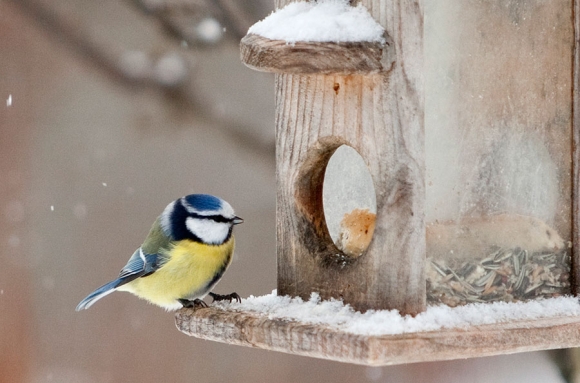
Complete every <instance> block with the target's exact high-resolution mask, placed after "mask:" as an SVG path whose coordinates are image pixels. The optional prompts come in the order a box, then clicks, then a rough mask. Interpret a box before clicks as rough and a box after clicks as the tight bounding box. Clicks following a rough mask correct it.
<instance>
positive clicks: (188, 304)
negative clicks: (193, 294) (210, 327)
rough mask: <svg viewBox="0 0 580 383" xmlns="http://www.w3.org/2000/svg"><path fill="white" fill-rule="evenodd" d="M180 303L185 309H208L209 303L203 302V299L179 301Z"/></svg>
mask: <svg viewBox="0 0 580 383" xmlns="http://www.w3.org/2000/svg"><path fill="white" fill-rule="evenodd" d="M178 301H179V303H181V304H182V305H183V307H184V308H194V309H196V308H205V307H207V303H205V302H204V301H202V300H201V299H194V300H193V301H190V300H189V299H178Z"/></svg>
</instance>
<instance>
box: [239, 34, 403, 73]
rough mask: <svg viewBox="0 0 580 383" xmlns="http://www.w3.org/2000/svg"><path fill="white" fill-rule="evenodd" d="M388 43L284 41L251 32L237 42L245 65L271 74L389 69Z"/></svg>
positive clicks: (357, 71) (391, 62) (372, 71)
mask: <svg viewBox="0 0 580 383" xmlns="http://www.w3.org/2000/svg"><path fill="white" fill-rule="evenodd" d="M389 49H390V47H389V45H388V43H387V44H382V43H371V42H354V43H352V42H351V43H349V42H345V43H331V42H324V43H320V42H308V43H306V42H296V43H294V44H288V43H286V42H285V41H281V40H270V39H267V38H265V37H262V36H257V35H253V34H249V35H246V36H245V37H244V38H243V39H242V41H241V42H240V54H241V59H242V62H243V63H244V64H246V65H247V66H248V67H250V68H252V69H255V70H259V71H263V72H274V73H315V74H365V73H378V72H386V71H389V70H390V69H391V67H392V64H393V61H392V57H391V56H390V55H389Z"/></svg>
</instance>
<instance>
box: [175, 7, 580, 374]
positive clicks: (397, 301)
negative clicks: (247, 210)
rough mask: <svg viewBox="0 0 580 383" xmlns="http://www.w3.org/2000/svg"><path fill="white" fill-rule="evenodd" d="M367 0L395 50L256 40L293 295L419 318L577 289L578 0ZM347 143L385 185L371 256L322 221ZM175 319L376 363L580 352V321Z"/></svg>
mask: <svg viewBox="0 0 580 383" xmlns="http://www.w3.org/2000/svg"><path fill="white" fill-rule="evenodd" d="M287 3H290V1H285V0H278V1H277V6H278V8H282V7H283V6H285V5H286V4H287ZM353 3H355V4H351V6H356V5H358V3H360V4H362V5H363V6H364V7H366V9H367V10H368V11H369V13H370V15H371V16H372V17H373V18H374V19H375V20H376V22H378V23H379V24H380V25H381V26H382V27H383V28H384V30H385V34H384V37H385V38H384V40H383V41H381V42H366V41H360V42H343V43H340V42H339V43H335V42H304V41H298V42H295V43H293V44H288V43H286V42H285V41H279V40H273V39H268V38H266V37H263V36H259V35H256V34H251V33H250V34H248V35H247V36H246V37H244V38H243V39H242V42H241V56H242V60H243V62H244V63H245V64H246V65H248V66H249V67H251V68H253V69H256V70H261V71H266V72H273V73H275V74H276V161H277V187H278V192H277V243H278V247H277V257H278V290H277V291H278V294H279V295H290V296H297V297H302V298H304V299H308V297H309V296H310V294H311V293H312V292H317V293H318V294H320V297H321V298H322V299H330V298H336V299H342V300H343V301H344V302H345V303H347V304H350V305H351V306H352V307H353V308H354V309H356V310H359V311H361V312H365V311H367V310H370V309H372V310H383V309H389V310H390V309H397V310H399V312H400V313H402V314H410V315H416V314H419V313H421V312H423V311H425V310H426V309H427V307H429V306H430V305H437V304H445V305H448V306H452V307H455V306H462V305H465V304H468V303H480V304H484V305H485V304H492V303H493V302H496V301H501V302H519V301H523V302H526V301H533V300H543V299H549V298H553V297H558V296H562V295H576V294H577V293H578V280H579V272H580V269H579V267H578V265H579V262H578V252H577V251H576V249H578V246H579V245H580V243H579V237H578V224H579V223H580V222H579V216H580V213H579V210H578V198H579V197H578V196H579V195H580V194H579V185H580V177H579V174H580V173H579V171H578V169H579V155H578V140H579V139H580V125H579V118H578V113H577V112H576V111H577V110H578V109H577V108H578V106H579V104H578V99H579V98H578V90H577V88H578V81H579V77H578V75H579V73H580V72H579V65H580V61H579V57H580V55H579V43H578V41H580V36H579V33H580V32H578V31H579V30H580V6H579V2H578V0H575V1H573V2H569V1H563V0H555V1H550V2H545V3H544V2H537V1H529V0H512V1H506V0H491V1H483V2H465V1H461V0H457V1H452V2H438V1H436V0H424V1H421V0H408V1H406V0H403V1H401V0H363V1H360V2H353ZM341 145H348V146H350V147H352V148H354V149H355V150H356V151H357V152H358V153H359V154H360V156H361V157H362V158H363V159H364V161H365V162H366V164H367V166H368V170H369V172H370V175H371V177H372V180H373V183H374V188H375V194H376V211H377V213H376V217H375V216H374V215H373V216H372V219H373V220H374V234H372V240H371V241H370V244H368V247H366V249H365V250H364V251H363V252H362V254H360V256H359V255H358V254H354V255H353V254H352V253H349V252H348V251H345V250H344V249H343V248H341V247H340V246H337V244H335V242H334V241H333V240H332V239H331V237H330V235H329V232H328V229H327V226H326V221H325V215H324V211H323V199H322V187H323V181H324V174H325V169H326V165H327V163H328V161H329V159H330V157H331V156H332V155H333V153H334V152H335V151H336V150H337V148H338V147H340V146H341ZM365 246H366V245H365ZM176 318H177V325H178V328H179V329H180V330H182V331H184V332H185V333H187V334H190V335H193V336H196V337H201V338H205V339H212V340H218V341H223V342H228V343H233V344H239V345H246V346H252V347H260V348H265V349H271V350H278V351H285V352H290V353H295V354H301V355H308V356H315V357H321V358H327V359H334V360H339V361H346V362H352V363H360V364H370V365H385V364H395V363H406V362H415V361H429V360H443V359H453V358H464V357H472V356H484V355H495V354H503V353H513V352H521V351H531V350H541V349H548V348H563V347H573V346H579V345H580V317H578V316H570V317H565V316H564V317H562V316H557V317H549V315H548V316H547V317H544V318H542V319H538V320H525V321H522V320H518V321H508V322H503V323H496V324H490V325H481V326H472V327H468V328H461V329H446V330H440V331H430V332H417V333H405V334H400V335H382V336H371V335H356V334H349V333H345V332H340V331H335V330H333V329H332V328H329V327H327V326H324V325H320V324H317V325H313V324H303V323H299V322H296V321H289V320H288V321H286V320H283V319H269V318H268V316H267V315H259V314H256V313H247V312H243V311H236V310H228V309H227V308H226V309H224V308H211V307H210V308H207V309H198V310H191V309H188V310H182V311H180V312H179V313H178V314H177V317H176Z"/></svg>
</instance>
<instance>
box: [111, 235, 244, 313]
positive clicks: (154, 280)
mask: <svg viewBox="0 0 580 383" xmlns="http://www.w3.org/2000/svg"><path fill="white" fill-rule="evenodd" d="M233 252H234V237H233V236H232V238H231V239H230V240H229V241H227V242H226V243H224V244H223V245H219V246H210V245H204V244H201V243H197V242H193V241H190V240H183V241H180V242H177V243H176V244H175V246H173V247H172V248H171V249H170V250H169V253H168V254H167V256H168V258H169V260H168V261H167V262H166V263H165V264H164V265H163V266H162V267H161V268H160V269H159V270H157V271H156V272H154V273H153V274H151V275H148V276H146V277H143V278H137V279H135V280H134V281H132V282H130V283H128V284H126V285H124V286H122V287H121V288H119V290H124V291H129V292H131V293H133V294H135V295H137V296H138V297H140V298H143V299H146V300H148V301H149V302H151V303H153V304H156V305H158V306H161V307H165V308H167V309H177V308H179V307H180V306H181V305H180V304H179V303H178V302H177V299H190V300H191V299H196V298H201V297H203V296H205V295H206V294H207V293H208V292H209V289H211V287H212V285H209V286H208V284H210V283H211V282H212V281H213V282H214V283H213V284H215V283H217V281H218V280H219V278H220V277H221V274H223V272H224V271H225V269H226V268H227V267H228V266H229V264H230V263H231V261H232V254H233Z"/></svg>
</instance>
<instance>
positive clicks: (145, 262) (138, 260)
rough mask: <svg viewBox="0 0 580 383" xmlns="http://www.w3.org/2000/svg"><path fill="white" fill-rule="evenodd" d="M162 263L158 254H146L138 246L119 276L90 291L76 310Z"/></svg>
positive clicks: (82, 308)
mask: <svg viewBox="0 0 580 383" xmlns="http://www.w3.org/2000/svg"><path fill="white" fill-rule="evenodd" d="M162 263H163V258H162V257H160V256H159V255H158V254H146V253H144V252H143V250H142V249H141V248H138V249H137V250H136V251H135V252H134V253H133V255H132V256H131V258H129V261H128V262H127V264H126V265H125V267H123V268H122V269H121V272H120V273H119V277H118V278H117V279H115V280H114V281H111V282H109V283H107V284H105V285H103V286H101V287H99V288H98V289H96V290H95V291H93V292H92V293H90V294H89V295H88V296H87V297H86V298H85V299H83V300H82V301H81V302H80V303H79V304H78V306H77V308H76V311H80V310H84V309H88V308H89V307H91V306H92V305H93V303H95V302H96V301H98V300H99V299H101V298H103V297H105V296H107V295H109V294H110V293H112V292H113V291H115V290H116V289H117V287H119V286H122V285H124V284H126V283H129V282H131V281H133V280H135V279H137V278H140V277H146V276H147V275H150V274H152V273H154V272H155V271H156V270H158V269H159V268H160V267H161V266H162Z"/></svg>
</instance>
